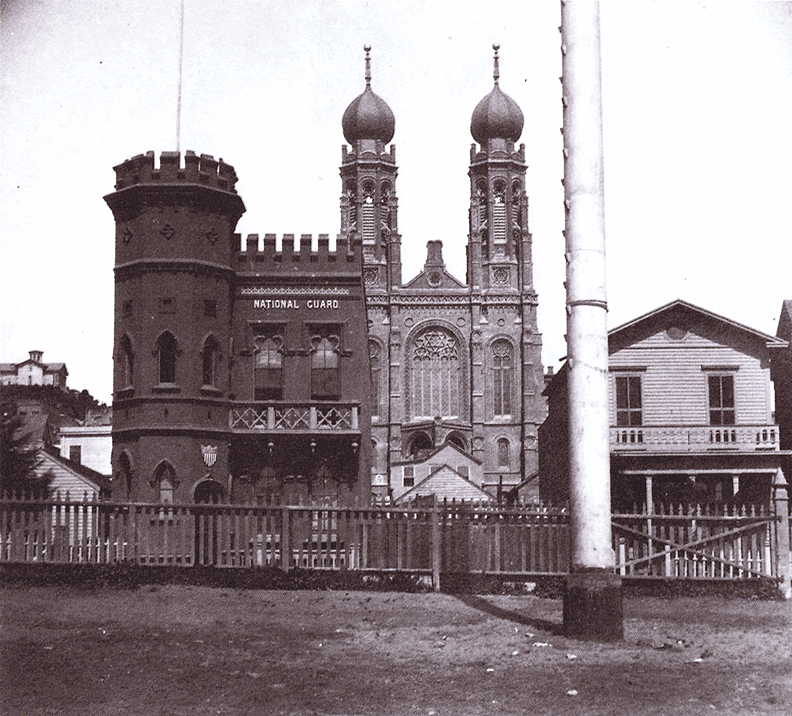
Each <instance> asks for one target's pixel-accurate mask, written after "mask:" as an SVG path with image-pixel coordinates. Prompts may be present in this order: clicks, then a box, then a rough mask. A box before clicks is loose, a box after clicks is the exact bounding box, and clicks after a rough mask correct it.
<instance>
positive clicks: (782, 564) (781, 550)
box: [773, 467, 792, 599]
mask: <svg viewBox="0 0 792 716" xmlns="http://www.w3.org/2000/svg"><path fill="white" fill-rule="evenodd" d="M787 488H788V485H787V481H786V478H785V477H784V472H783V470H781V468H780V467H779V468H778V470H777V471H776V474H775V477H774V478H773V516H774V517H775V529H774V533H775V557H776V565H777V574H776V577H778V588H779V590H780V592H781V596H782V597H783V598H784V599H790V598H792V585H790V579H791V578H792V566H791V565H790V554H789V491H788V489H787Z"/></svg>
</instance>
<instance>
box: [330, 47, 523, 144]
mask: <svg viewBox="0 0 792 716" xmlns="http://www.w3.org/2000/svg"><path fill="white" fill-rule="evenodd" d="M499 48H500V45H493V46H492V49H493V50H495V58H494V62H495V69H494V72H493V75H492V76H493V79H494V80H495V87H493V88H492V91H491V92H490V93H489V94H488V95H487V96H486V97H484V99H482V100H481V102H479V103H478V104H477V105H476V109H474V110H473V116H472V117H471V119H470V133H471V134H472V135H473V139H475V140H476V141H477V142H478V143H479V144H485V143H486V142H487V140H488V139H508V140H510V141H512V142H516V141H517V140H518V139H519V138H520V135H521V134H522V130H523V125H524V124H525V119H524V118H523V113H522V110H521V109H520V107H519V106H518V105H517V103H516V102H515V101H514V100H513V99H512V98H511V97H509V95H507V94H506V93H505V92H503V91H502V90H501V88H500V87H499V86H498V78H499V77H500V70H499V69H498V49H499ZM347 111H348V110H347ZM345 117H346V115H345ZM344 131H345V133H346V130H344Z"/></svg>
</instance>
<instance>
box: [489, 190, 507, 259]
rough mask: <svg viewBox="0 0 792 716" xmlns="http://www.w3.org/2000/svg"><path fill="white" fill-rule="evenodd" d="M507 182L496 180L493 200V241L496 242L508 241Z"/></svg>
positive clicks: (503, 242)
mask: <svg viewBox="0 0 792 716" xmlns="http://www.w3.org/2000/svg"><path fill="white" fill-rule="evenodd" d="M506 229H507V226H506V184H505V183H504V182H502V181H497V182H495V186H494V195H493V202H492V241H493V243H495V244H505V243H506Z"/></svg>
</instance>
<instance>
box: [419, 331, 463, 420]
mask: <svg viewBox="0 0 792 716" xmlns="http://www.w3.org/2000/svg"><path fill="white" fill-rule="evenodd" d="M409 360H410V363H411V364H410V369H411V372H412V375H411V381H410V383H411V385H410V388H411V390H410V396H411V400H412V417H429V418H434V417H438V416H439V417H445V418H448V417H459V416H460V414H461V412H462V411H461V404H460V403H461V396H460V393H461V385H460V383H461V368H460V350H459V343H458V342H457V340H456V338H455V337H454V336H453V335H452V334H451V333H450V332H449V331H446V330H444V329H442V328H435V327H433V328H428V329H427V330H425V331H423V332H422V333H420V334H419V335H418V336H417V337H416V338H415V341H414V342H413V345H412V350H411V355H410V357H409Z"/></svg>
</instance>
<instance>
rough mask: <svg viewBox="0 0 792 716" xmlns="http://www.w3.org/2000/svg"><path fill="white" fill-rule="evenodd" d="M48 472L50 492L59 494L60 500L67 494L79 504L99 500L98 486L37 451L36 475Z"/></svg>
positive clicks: (44, 453) (49, 456) (46, 454)
mask: <svg viewBox="0 0 792 716" xmlns="http://www.w3.org/2000/svg"><path fill="white" fill-rule="evenodd" d="M48 472H50V473H51V474H52V484H51V488H52V492H53V494H59V495H60V497H61V499H66V494H67V493H68V495H69V499H70V500H71V501H72V502H80V501H82V500H84V499H88V500H89V501H90V500H98V499H99V486H98V485H96V484H95V483H93V482H92V481H90V480H88V479H87V478H85V477H83V476H82V475H79V474H78V473H77V472H75V471H74V470H71V469H69V468H68V467H67V466H66V465H64V464H63V463H62V462H60V461H58V460H57V459H55V458H54V457H53V456H52V455H50V454H48V453H47V452H45V451H43V450H41V451H39V464H38V466H37V468H36V474H37V475H44V474H46V473H48Z"/></svg>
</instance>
